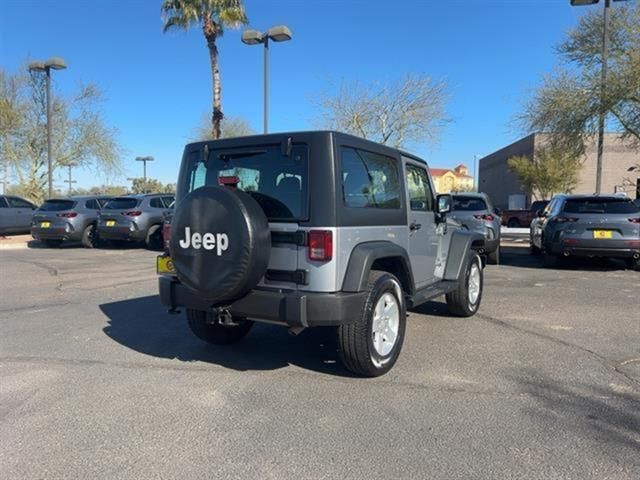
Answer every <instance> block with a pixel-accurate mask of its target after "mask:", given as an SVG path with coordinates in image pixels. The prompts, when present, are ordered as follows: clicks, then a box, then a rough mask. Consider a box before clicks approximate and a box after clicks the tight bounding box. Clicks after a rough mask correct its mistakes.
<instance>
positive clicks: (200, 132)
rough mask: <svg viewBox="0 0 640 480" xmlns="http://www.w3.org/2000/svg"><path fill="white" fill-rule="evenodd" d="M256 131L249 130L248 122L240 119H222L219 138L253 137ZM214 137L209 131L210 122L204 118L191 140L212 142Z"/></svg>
mask: <svg viewBox="0 0 640 480" xmlns="http://www.w3.org/2000/svg"><path fill="white" fill-rule="evenodd" d="M255 134H256V131H255V130H254V129H253V128H251V125H249V122H247V121H246V120H245V119H244V118H242V117H227V116H225V117H224V122H222V124H221V125H220V138H232V137H245V136H247V135H255ZM214 139H215V135H214V134H213V132H212V131H211V126H210V122H209V119H208V117H207V116H204V117H203V118H202V120H201V122H200V125H199V126H198V127H197V128H196V131H195V134H194V135H193V140H195V141H198V140H214Z"/></svg>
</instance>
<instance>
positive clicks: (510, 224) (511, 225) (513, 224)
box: [507, 218, 520, 228]
mask: <svg viewBox="0 0 640 480" xmlns="http://www.w3.org/2000/svg"><path fill="white" fill-rule="evenodd" d="M507 227H509V228H520V220H518V219H517V218H510V219H509V221H508V222H507Z"/></svg>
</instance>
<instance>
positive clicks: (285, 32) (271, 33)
mask: <svg viewBox="0 0 640 480" xmlns="http://www.w3.org/2000/svg"><path fill="white" fill-rule="evenodd" d="M269 40H273V41H274V42H286V41H287V40H291V30H289V27H287V26H286V25H278V26H276V27H271V28H270V29H269V30H267V31H266V32H265V33H262V32H258V31H257V30H245V31H244V32H242V43H245V44H247V45H258V44H260V43H262V44H263V45H264V110H263V116H264V133H268V131H269Z"/></svg>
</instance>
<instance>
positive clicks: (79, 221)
mask: <svg viewBox="0 0 640 480" xmlns="http://www.w3.org/2000/svg"><path fill="white" fill-rule="evenodd" d="M109 199H110V197H108V196H105V195H99V196H72V197H68V198H52V199H49V200H47V201H45V202H44V203H43V204H42V205H41V206H40V208H38V209H37V210H36V211H35V213H34V214H33V218H32V219H31V236H32V237H33V238H35V239H36V240H40V241H41V242H42V243H44V244H45V245H46V246H48V247H59V246H60V245H61V244H62V243H63V242H73V241H80V242H82V245H84V246H85V247H86V248H93V247H95V246H96V245H97V241H98V238H97V235H96V224H97V222H98V215H99V214H100V209H101V208H102V207H104V205H105V204H106V203H107V202H108V201H109Z"/></svg>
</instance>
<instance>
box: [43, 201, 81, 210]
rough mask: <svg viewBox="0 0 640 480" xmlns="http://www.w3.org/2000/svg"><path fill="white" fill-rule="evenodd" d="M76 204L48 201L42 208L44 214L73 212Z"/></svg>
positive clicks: (72, 202)
mask: <svg viewBox="0 0 640 480" xmlns="http://www.w3.org/2000/svg"><path fill="white" fill-rule="evenodd" d="M75 204H76V202H74V201H73V200H47V201H46V202H44V203H43V204H42V206H41V207H40V211H42V212H60V211H62V210H71V209H72V208H73V207H74V206H75Z"/></svg>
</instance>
